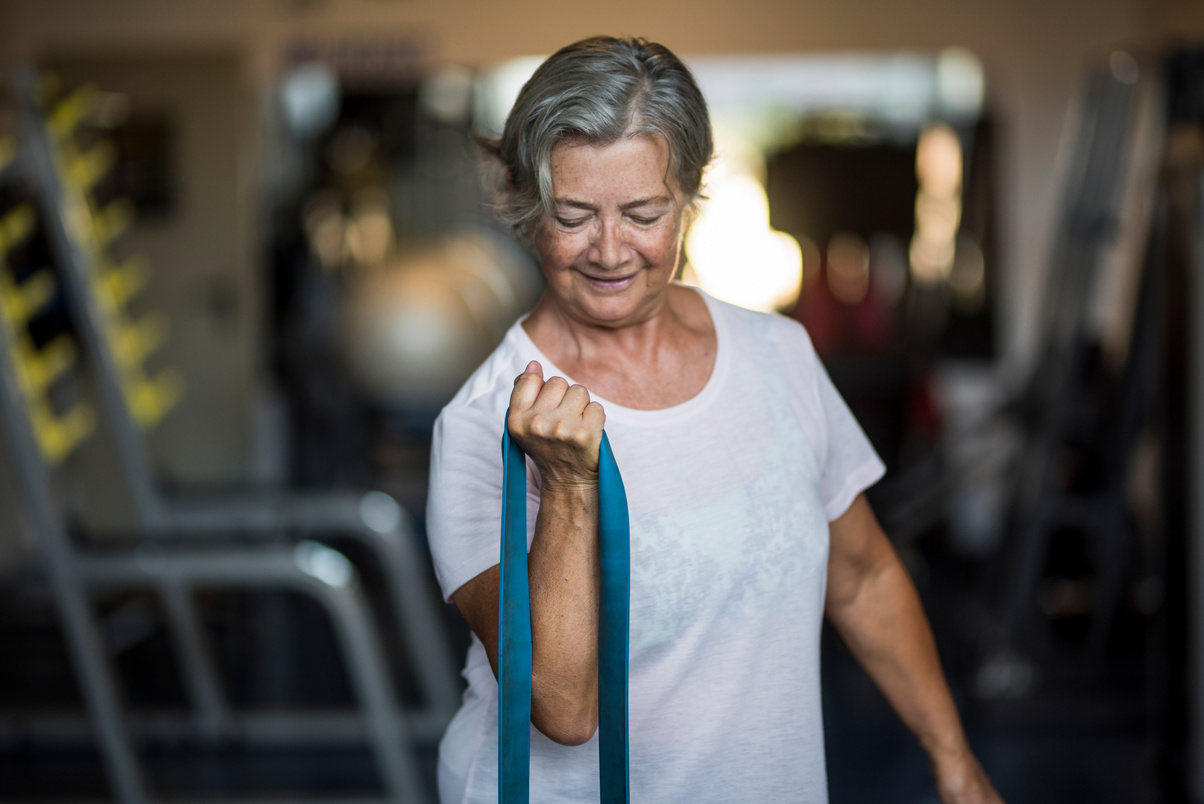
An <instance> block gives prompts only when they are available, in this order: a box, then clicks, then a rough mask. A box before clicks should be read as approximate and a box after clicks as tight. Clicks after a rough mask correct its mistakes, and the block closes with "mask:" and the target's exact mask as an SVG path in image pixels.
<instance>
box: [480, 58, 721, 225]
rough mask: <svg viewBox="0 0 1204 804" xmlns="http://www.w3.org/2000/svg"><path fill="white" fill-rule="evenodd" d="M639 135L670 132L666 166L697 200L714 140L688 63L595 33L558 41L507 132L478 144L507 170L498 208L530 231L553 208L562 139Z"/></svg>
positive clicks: (689, 200) (689, 198) (600, 140)
mask: <svg viewBox="0 0 1204 804" xmlns="http://www.w3.org/2000/svg"><path fill="white" fill-rule="evenodd" d="M638 134H658V135H660V136H662V137H664V139H665V142H666V144H667V145H668V146H669V167H668V170H669V172H670V173H671V174H672V175H673V177H674V178H675V179H676V180H677V187H678V189H679V190H680V191H681V193H682V194H683V196H684V198H685V200H686V205H687V206H688V207H692V206H693V205H694V202H695V201H696V200H697V198H698V193H699V189H700V187H701V185H702V172H703V170H704V169H705V168H706V166H707V164H708V163H709V162H710V161H711V157H712V154H713V152H714V142H713V139H712V136H711V121H710V117H709V116H708V114H707V105H706V101H705V100H704V99H703V97H702V92H700V91H699V89H698V84H697V83H695V81H694V76H693V75H692V74H691V73H690V71H689V69H687V67H686V66H685V65H684V64H682V62H681V60H680V59H678V58H677V56H675V55H673V53H672V52H670V50H669V49H668V48H666V47H665V46H663V45H658V44H656V43H653V42H648V41H646V40H644V39H638V38H624V39H617V38H612V37H606V36H597V37H593V38H590V39H583V40H581V41H580V42H576V43H574V44H571V45H569V46H567V47H565V48H562V49H561V50H559V51H557V52H556V53H555V54H554V55H552V56H550V57H549V58H548V60H547V61H545V62H544V63H543V64H541V65H540V66H539V68H538V69H537V70H536V71H535V73H534V75H532V76H531V78H530V80H528V81H527V83H526V84H525V85H523V88H522V91H520V92H519V94H518V99H517V100H516V101H515V103H514V108H513V109H511V110H510V115H509V116H508V117H507V118H506V126H505V129H504V130H503V132H502V136H501V137H500V138H497V139H493V140H482V142H481V144H482V146H483V147H484V148H485V150H486V152H487V153H489V154H490V155H492V156H494V157H495V158H496V159H497V160H498V161H499V162H500V163H501V167H502V168H503V169H504V170H505V174H506V176H505V182H504V183H502V186H501V187H499V190H498V194H497V199H496V203H495V205H494V210H495V212H496V213H497V215H498V217H499V218H500V219H501V220H502V221H504V222H506V223H509V224H510V225H511V226H512V227H514V230H515V232H517V233H518V234H520V235H522V236H530V235H531V234H532V225H533V224H535V223H537V222H539V221H540V220H541V219H542V220H547V219H550V218H551V217H552V214H553V209H554V199H553V193H552V165H551V162H552V149H553V148H554V147H555V146H556V144H557V143H560V142H564V141H569V142H580V143H588V144H593V145H608V144H610V143H613V142H617V141H618V140H620V139H623V138H626V137H631V136H635V135H638ZM667 180H668V174H667V175H666V181H667Z"/></svg>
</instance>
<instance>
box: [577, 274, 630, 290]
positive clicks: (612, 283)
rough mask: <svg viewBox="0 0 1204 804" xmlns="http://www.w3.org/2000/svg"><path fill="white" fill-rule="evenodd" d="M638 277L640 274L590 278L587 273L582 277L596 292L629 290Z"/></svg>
mask: <svg viewBox="0 0 1204 804" xmlns="http://www.w3.org/2000/svg"><path fill="white" fill-rule="evenodd" d="M638 275H639V273H638V272H636V273H633V274H628V275H627V276H616V277H597V276H590V275H589V274H586V273H583V274H581V276H583V277H584V278H585V281H586V282H588V283H589V284H590V287H592V288H594V289H596V290H602V291H612V292H613V291H619V290H626V289H627V288H629V287H631V283H632V282H634V281H635V278H636V277H637V276H638Z"/></svg>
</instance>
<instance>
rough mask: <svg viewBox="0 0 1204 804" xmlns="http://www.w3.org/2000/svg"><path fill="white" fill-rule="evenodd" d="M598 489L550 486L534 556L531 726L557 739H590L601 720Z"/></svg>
mask: <svg viewBox="0 0 1204 804" xmlns="http://www.w3.org/2000/svg"><path fill="white" fill-rule="evenodd" d="M597 527H598V494H597V487H596V485H589V484H581V485H569V486H553V487H549V486H548V485H546V484H545V487H544V488H543V490H542V493H541V500H540V507H539V515H538V518H537V519H536V523H535V536H534V539H533V540H532V543H531V551H530V554H529V557H528V573H529V579H530V591H531V635H532V678H531V721H532V722H533V723H534V724H535V726H536V727H537V728H539V729H540V731H542V732H543V733H544V734H546V735H547V736H548V737H550V738H551V739H553V740H555V741H557V742H561V743H566V744H577V743H580V742H584V741H585V740H588V739H589V738H590V737H591V736H592V735H593V733H594V731H595V730H596V728H597V718H598V610H599V596H600V577H599V566H598V535H597Z"/></svg>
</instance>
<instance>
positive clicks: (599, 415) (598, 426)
mask: <svg viewBox="0 0 1204 804" xmlns="http://www.w3.org/2000/svg"><path fill="white" fill-rule="evenodd" d="M581 417H582V418H583V419H584V420H585V426H586V427H588V428H589V431H590V433H592V434H593V435H594V436H596V440H597V441H599V442H601V441H602V428H603V427H605V426H606V411H605V410H604V409H603V408H602V405H601V404H600V403H598V402H590V403H589V404H588V405H586V406H585V410H584V411H583V412H582V414H581Z"/></svg>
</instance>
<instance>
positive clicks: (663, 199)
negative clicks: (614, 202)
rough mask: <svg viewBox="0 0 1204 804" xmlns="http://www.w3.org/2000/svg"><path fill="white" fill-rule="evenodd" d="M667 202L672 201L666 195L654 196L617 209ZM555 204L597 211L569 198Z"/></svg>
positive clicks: (590, 206)
mask: <svg viewBox="0 0 1204 804" xmlns="http://www.w3.org/2000/svg"><path fill="white" fill-rule="evenodd" d="M669 201H672V199H671V198H670V197H669V196H667V195H654V196H651V197H649V198H639V199H636V200H635V201H628V202H627V203H626V204H623V205H622V206H621V207H619V209H622V210H628V209H636V208H637V207H642V206H647V205H648V204H656V203H660V202H663V203H668V202H669ZM556 203H557V204H560V205H563V206H566V207H572V208H573V209H584V210H588V211H590V212H597V211H598V208H597V207H596V206H594V205H593V204H587V203H585V202H584V201H574V200H573V199H571V198H557V199H556Z"/></svg>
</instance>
